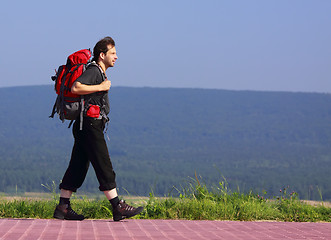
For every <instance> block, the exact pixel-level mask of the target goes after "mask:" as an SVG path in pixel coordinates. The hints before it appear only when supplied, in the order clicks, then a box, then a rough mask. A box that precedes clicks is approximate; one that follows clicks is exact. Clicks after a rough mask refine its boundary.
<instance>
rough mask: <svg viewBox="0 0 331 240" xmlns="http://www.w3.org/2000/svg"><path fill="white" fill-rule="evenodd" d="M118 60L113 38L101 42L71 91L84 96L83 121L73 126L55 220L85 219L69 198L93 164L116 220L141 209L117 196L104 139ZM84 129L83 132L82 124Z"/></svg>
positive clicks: (77, 121) (106, 38)
mask: <svg viewBox="0 0 331 240" xmlns="http://www.w3.org/2000/svg"><path fill="white" fill-rule="evenodd" d="M116 60H117V55H116V49H115V42H114V40H113V39H112V38H111V37H105V38H103V39H101V40H100V41H99V42H98V43H97V44H96V45H95V47H94V49H93V59H92V64H90V65H89V66H88V67H87V69H86V70H85V71H84V72H83V74H82V75H81V76H80V77H79V78H77V80H76V81H75V83H74V84H73V85H72V87H71V92H72V93H74V94H78V95H81V96H83V97H84V101H85V104H84V109H85V110H84V116H83V121H80V119H79V117H78V118H77V119H76V121H75V122H74V124H73V130H72V131H73V136H74V139H75V143H74V146H73V149H72V154H71V159H70V163H69V166H68V168H67V170H66V172H65V174H64V176H63V179H62V182H61V184H60V189H61V193H60V202H59V205H57V206H56V209H55V211H54V218H58V219H65V220H83V219H84V216H83V215H80V214H77V213H76V212H75V211H74V210H73V209H72V208H71V206H70V197H71V195H72V193H73V192H76V191H77V189H78V188H79V187H80V186H81V185H82V184H83V182H84V179H85V177H86V174H87V171H88V168H89V164H90V162H91V164H92V166H93V168H94V171H95V173H96V176H97V179H98V181H99V184H100V186H99V189H100V191H103V192H104V194H105V196H106V197H107V199H108V200H109V201H110V204H111V205H112V209H113V220H114V221H120V220H122V219H124V218H128V217H132V216H134V215H137V214H139V213H140V212H141V211H142V210H143V208H142V207H138V208H135V207H132V206H129V205H128V204H127V203H125V201H123V200H120V199H119V197H118V195H117V190H116V182H115V175H116V174H115V172H114V170H113V167H112V163H111V160H110V156H109V153H108V148H107V144H106V141H105V138H104V128H105V124H106V123H107V122H108V121H109V118H108V117H107V115H108V114H109V112H110V107H109V98H108V90H109V89H110V86H111V82H110V81H109V80H108V79H107V76H106V70H107V69H108V68H109V67H114V64H115V62H116ZM81 122H82V124H83V126H82V128H81V129H80V123H81Z"/></svg>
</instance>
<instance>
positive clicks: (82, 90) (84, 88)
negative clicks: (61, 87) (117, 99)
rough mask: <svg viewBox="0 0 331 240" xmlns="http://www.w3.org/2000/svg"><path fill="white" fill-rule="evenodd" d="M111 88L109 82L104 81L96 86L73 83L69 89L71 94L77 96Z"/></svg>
mask: <svg viewBox="0 0 331 240" xmlns="http://www.w3.org/2000/svg"><path fill="white" fill-rule="evenodd" d="M110 86H111V82H110V81H109V80H105V81H103V82H102V83H100V84H98V85H85V84H82V83H80V82H75V83H74V84H73V85H72V87H71V92H72V93H74V94H78V95H86V94H90V93H95V92H102V91H108V90H109V88H110Z"/></svg>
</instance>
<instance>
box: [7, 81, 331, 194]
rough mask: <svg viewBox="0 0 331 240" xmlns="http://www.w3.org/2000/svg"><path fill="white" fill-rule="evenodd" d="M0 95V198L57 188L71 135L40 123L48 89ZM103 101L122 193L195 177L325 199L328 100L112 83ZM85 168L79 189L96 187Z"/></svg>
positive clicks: (330, 142)
mask: <svg viewBox="0 0 331 240" xmlns="http://www.w3.org/2000/svg"><path fill="white" fill-rule="evenodd" d="M0 99H1V104H0V111H1V114H0V122H1V128H0V165H1V168H0V192H15V191H16V187H17V190H18V191H43V190H45V189H44V188H43V187H42V186H41V184H50V183H51V182H52V181H55V182H56V183H59V182H60V180H61V178H62V175H63V173H64V171H65V169H66V167H67V164H68V161H69V158H70V153H71V147H72V144H73V139H72V136H71V129H68V128H67V126H68V122H66V123H64V124H63V123H61V122H60V120H58V119H49V118H48V116H49V115H50V113H51V110H52V107H53V103H54V100H55V93H54V91H53V87H52V86H33V87H12V88H0ZM110 103H111V114H110V118H111V123H110V125H109V128H108V132H107V134H108V135H109V138H110V141H108V143H109V147H110V154H111V158H112V161H113V165H114V168H115V171H116V173H117V181H118V187H119V191H120V193H122V194H123V193H126V191H128V192H129V193H130V194H133V195H137V194H139V195H147V194H148V193H149V192H150V191H151V190H153V191H154V193H156V194H161V195H164V194H168V193H169V192H170V191H171V189H172V187H173V186H175V187H177V188H179V189H180V188H181V186H184V185H185V184H186V183H187V182H188V181H190V178H189V177H194V173H195V172H197V174H198V175H200V176H201V178H202V181H204V182H206V183H207V184H209V185H210V186H211V185H213V184H215V185H216V184H217V183H218V182H219V181H223V178H222V176H224V177H225V178H226V180H227V182H228V183H229V184H230V186H231V188H232V189H233V190H234V191H236V190H237V188H239V189H240V191H249V190H251V189H252V190H254V191H258V192H262V191H263V190H266V191H267V193H268V194H269V195H277V194H279V189H280V188H283V187H285V186H287V185H289V186H290V188H291V189H293V190H295V191H297V192H298V193H299V196H300V198H305V199H318V200H319V199H320V194H319V191H318V190H320V191H321V193H322V196H323V198H324V199H325V200H327V199H329V200H330V199H331V184H330V183H331V174H330V172H331V95H330V94H314V93H289V92H254V91H225V90H203V89H165V88H128V87H113V88H112V89H111V90H110ZM91 170H92V168H91V169H90V171H89V176H88V178H87V180H86V182H85V183H84V185H83V187H82V189H81V190H82V191H85V192H92V191H98V184H97V181H96V179H95V176H94V173H93V171H91ZM124 189H126V190H124ZM172 192H174V191H172Z"/></svg>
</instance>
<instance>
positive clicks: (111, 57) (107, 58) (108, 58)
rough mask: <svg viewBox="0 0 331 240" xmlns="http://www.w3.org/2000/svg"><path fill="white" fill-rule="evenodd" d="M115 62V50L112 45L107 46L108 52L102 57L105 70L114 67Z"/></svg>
mask: <svg viewBox="0 0 331 240" xmlns="http://www.w3.org/2000/svg"><path fill="white" fill-rule="evenodd" d="M116 60H117V55H116V48H115V47H113V46H112V45H108V51H107V52H106V53H105V55H104V59H103V63H104V64H105V66H106V68H109V67H114V65H115V62H116Z"/></svg>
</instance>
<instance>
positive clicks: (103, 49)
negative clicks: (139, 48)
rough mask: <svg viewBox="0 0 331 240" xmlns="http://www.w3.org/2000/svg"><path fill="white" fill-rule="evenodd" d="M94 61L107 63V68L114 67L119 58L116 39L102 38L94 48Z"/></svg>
mask: <svg viewBox="0 0 331 240" xmlns="http://www.w3.org/2000/svg"><path fill="white" fill-rule="evenodd" d="M92 60H93V61H95V62H97V63H99V64H103V65H105V68H106V69H107V68H108V67H113V66H114V64H115V61H116V60H117V55H116V49H115V41H114V40H113V39H112V38H111V37H105V38H103V39H101V40H100V41H99V42H97V44H96V45H95V47H94V49H93V59H92Z"/></svg>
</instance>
